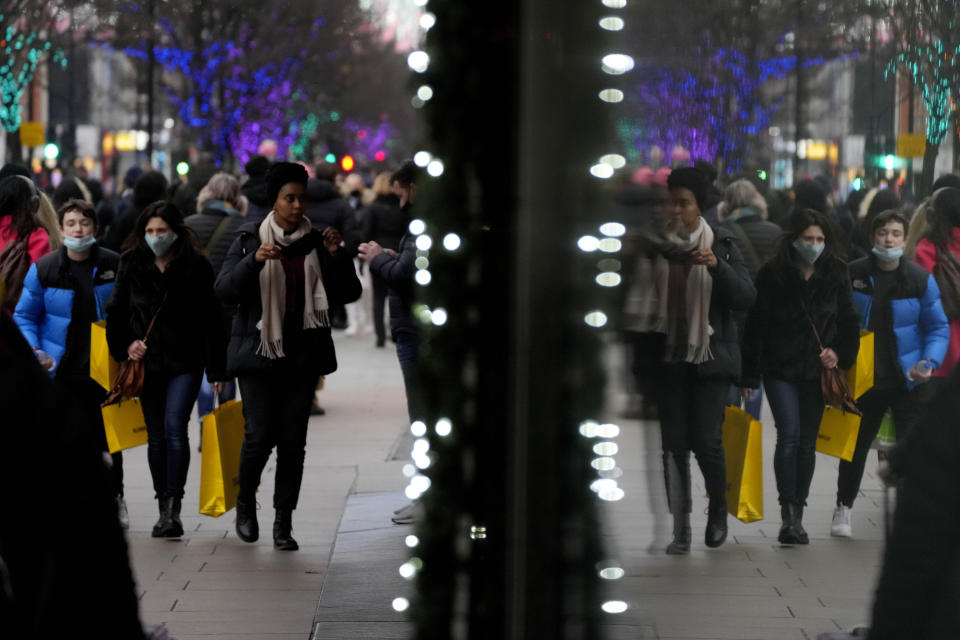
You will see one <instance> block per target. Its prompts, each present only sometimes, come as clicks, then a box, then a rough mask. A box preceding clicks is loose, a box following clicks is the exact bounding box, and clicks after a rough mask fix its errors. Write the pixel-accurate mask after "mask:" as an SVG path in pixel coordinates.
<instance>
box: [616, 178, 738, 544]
mask: <svg viewBox="0 0 960 640" xmlns="http://www.w3.org/2000/svg"><path fill="white" fill-rule="evenodd" d="M667 186H668V187H669V190H670V207H669V211H670V219H669V221H668V222H667V225H666V229H664V230H663V231H664V233H663V234H662V235H659V236H650V237H648V238H647V239H646V241H645V243H644V245H645V248H644V249H643V250H642V255H641V256H640V258H639V260H638V264H637V274H636V280H635V282H634V284H633V287H632V289H631V295H630V299H629V300H628V302H627V308H626V312H627V316H628V322H629V323H630V325H629V328H631V329H632V330H634V331H639V332H641V333H652V334H655V335H656V336H659V337H660V340H659V344H660V346H659V348H658V351H659V353H658V357H657V360H658V361H660V364H659V365H658V370H657V371H656V375H655V379H656V381H657V406H658V410H659V411H658V412H659V417H660V434H661V438H662V442H663V471H664V480H665V482H666V487H667V503H668V504H669V506H670V512H671V513H672V514H673V541H672V542H671V543H670V545H669V546H668V547H667V553H668V554H672V555H680V554H686V553H689V552H690V539H691V529H690V511H691V506H692V505H691V502H692V500H691V490H690V451H693V452H694V454H695V455H696V457H697V463H698V464H699V465H700V470H701V471H702V472H703V477H704V482H705V483H706V489H707V492H708V493H709V494H710V501H709V508H708V517H707V527H706V533H705V543H706V545H707V546H708V547H719V546H720V545H721V544H723V542H724V540H726V537H727V504H726V499H725V498H724V493H725V491H726V485H727V474H726V465H725V461H724V453H723V443H722V441H721V427H722V425H723V414H724V405H725V402H726V398H727V393H728V390H729V387H730V384H731V383H733V382H734V381H736V380H738V379H739V377H740V348H739V345H738V338H737V324H736V320H735V317H734V312H737V311H745V310H747V309H748V308H749V307H750V305H751V303H752V302H753V298H754V294H755V291H754V288H753V283H752V281H751V279H750V274H749V272H748V270H747V265H746V263H745V262H744V259H743V256H742V255H741V253H740V251H739V250H738V249H737V246H736V243H735V240H734V236H733V234H732V233H731V232H729V231H727V230H725V229H713V228H711V227H710V225H709V224H707V222H706V221H705V220H704V219H703V218H702V217H701V210H702V206H703V202H704V199H705V197H706V195H707V190H708V186H709V185H708V183H707V178H706V177H705V176H704V175H703V174H702V173H701V172H700V171H698V170H696V169H692V168H682V169H675V170H674V171H673V172H672V173H671V174H670V177H669V179H668V181H667Z"/></svg>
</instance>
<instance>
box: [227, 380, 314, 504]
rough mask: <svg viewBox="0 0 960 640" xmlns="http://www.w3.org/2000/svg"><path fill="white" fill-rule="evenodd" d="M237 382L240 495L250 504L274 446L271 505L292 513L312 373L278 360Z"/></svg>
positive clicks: (297, 494) (311, 395)
mask: <svg viewBox="0 0 960 640" xmlns="http://www.w3.org/2000/svg"><path fill="white" fill-rule="evenodd" d="M239 381H240V393H241V395H242V396H243V417H244V420H245V422H246V424H245V426H244V438H243V447H242V448H241V450H240V471H239V483H240V499H241V500H242V501H243V502H245V503H247V504H252V503H253V500H254V499H255V498H254V496H255V495H256V492H257V487H259V486H260V477H261V475H262V474H263V469H264V467H265V466H266V464H267V460H268V459H269V458H270V452H271V451H272V450H273V448H274V447H276V448H277V471H276V476H275V482H274V489H273V506H274V508H275V509H283V510H287V511H293V510H294V509H296V508H297V502H298V500H299V498H300V485H301V484H302V482H303V462H304V459H305V457H306V446H307V423H308V422H309V420H310V406H311V405H312V404H313V399H314V397H315V396H314V392H315V390H316V387H317V376H316V375H315V374H311V373H310V372H309V371H307V370H302V369H300V368H298V367H296V366H291V365H289V364H287V363H284V364H282V365H280V366H277V367H275V368H274V369H272V370H270V372H269V373H264V374H256V375H241V376H240V378H239Z"/></svg>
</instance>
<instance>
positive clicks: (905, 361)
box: [850, 256, 950, 388]
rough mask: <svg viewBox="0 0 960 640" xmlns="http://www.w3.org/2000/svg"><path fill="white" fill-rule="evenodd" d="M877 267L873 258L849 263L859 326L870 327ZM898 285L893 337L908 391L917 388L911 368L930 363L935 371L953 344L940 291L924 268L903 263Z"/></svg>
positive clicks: (893, 294)
mask: <svg viewBox="0 0 960 640" xmlns="http://www.w3.org/2000/svg"><path fill="white" fill-rule="evenodd" d="M877 268H878V267H877V266H876V261H875V260H874V258H873V257H872V256H869V257H866V258H860V259H859V260H854V261H853V262H851V263H850V280H851V282H852V284H853V298H854V300H855V301H856V303H857V307H858V308H859V310H860V326H861V327H862V328H864V329H866V328H867V327H869V326H870V312H871V311H872V310H873V287H874V278H873V274H874V272H875V270H876V269H877ZM896 278H897V280H896V285H895V286H894V287H893V290H892V291H891V300H890V305H891V312H892V313H891V317H892V318H893V336H894V339H895V340H896V342H897V362H898V363H899V364H900V370H901V372H902V373H903V377H904V380H906V383H907V387H909V388H913V386H914V385H915V384H916V383H915V382H914V381H913V380H911V379H910V378H909V377H908V376H907V372H908V371H909V370H910V368H911V367H912V366H913V365H915V364H917V363H918V362H920V361H921V360H925V359H929V360H930V361H931V362H932V364H933V368H934V369H936V368H937V367H939V366H940V365H941V364H942V363H943V357H944V355H946V353H947V343H948V342H949V341H950V325H949V323H948V322H947V316H946V315H945V314H944V313H943V306H942V305H941V304H940V289H938V288H937V282H936V281H935V280H934V279H933V276H932V275H930V273H929V272H927V270H926V269H924V268H923V267H921V266H919V265H917V264H914V263H912V262H907V261H905V260H901V261H900V266H899V267H898V268H897V274H896Z"/></svg>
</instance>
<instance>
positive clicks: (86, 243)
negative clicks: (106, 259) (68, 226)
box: [63, 235, 97, 251]
mask: <svg viewBox="0 0 960 640" xmlns="http://www.w3.org/2000/svg"><path fill="white" fill-rule="evenodd" d="M95 244H97V239H96V237H95V236H93V235H89V236H83V237H82V238H71V237H69V236H64V238H63V246H65V247H66V248H67V249H71V250H73V251H86V250H87V249H89V248H90V247H92V246H93V245H95Z"/></svg>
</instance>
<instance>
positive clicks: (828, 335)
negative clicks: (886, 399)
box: [743, 258, 860, 388]
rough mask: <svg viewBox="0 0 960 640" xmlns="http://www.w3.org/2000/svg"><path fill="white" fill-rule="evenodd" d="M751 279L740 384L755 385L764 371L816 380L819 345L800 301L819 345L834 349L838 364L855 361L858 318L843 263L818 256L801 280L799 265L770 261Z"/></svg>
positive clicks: (789, 378) (845, 366)
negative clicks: (753, 287)
mask: <svg viewBox="0 0 960 640" xmlns="http://www.w3.org/2000/svg"><path fill="white" fill-rule="evenodd" d="M828 260H831V261H832V263H829V264H828V263H827V262H826V261H828ZM756 284H757V301H756V303H755V304H754V305H753V307H752V308H751V309H750V313H749V314H748V315H747V323H746V330H745V333H744V337H743V369H744V371H743V385H744V386H746V387H750V388H757V387H758V386H760V378H761V376H765V375H770V376H773V377H775V378H780V379H782V380H787V381H790V382H801V381H814V380H819V379H820V366H821V365H820V349H819V347H818V346H817V340H816V337H815V336H814V333H813V328H812V327H811V326H810V320H808V319H807V313H806V312H805V311H804V306H805V307H806V309H807V311H809V313H810V317H811V318H812V319H813V322H814V324H815V325H816V327H817V331H818V332H819V334H820V339H821V340H822V341H823V346H824V347H825V348H829V349H833V351H834V352H836V354H837V359H838V361H839V362H838V365H837V366H839V367H840V368H841V369H849V368H850V367H852V366H853V365H854V363H855V362H856V359H857V352H858V351H859V349H860V320H859V314H858V312H857V309H856V307H855V306H854V302H853V290H852V289H851V286H850V277H849V275H848V273H847V267H846V265H844V264H843V263H842V262H840V261H839V260H838V259H836V258H823V259H822V260H820V261H817V263H816V269H815V270H814V272H813V275H812V276H811V277H810V279H809V280H804V279H803V275H802V274H801V273H800V270H799V269H797V268H795V267H792V266H791V267H788V268H787V269H786V271H785V272H781V271H780V270H779V269H778V268H777V266H776V263H774V262H769V263H767V264H765V265H764V266H763V267H762V268H761V269H760V273H758V274H757V283H756Z"/></svg>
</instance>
